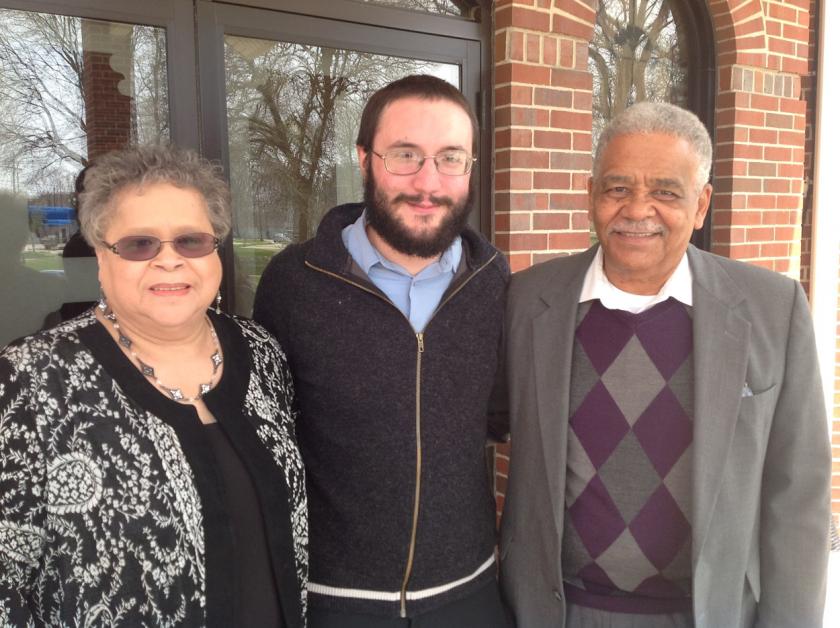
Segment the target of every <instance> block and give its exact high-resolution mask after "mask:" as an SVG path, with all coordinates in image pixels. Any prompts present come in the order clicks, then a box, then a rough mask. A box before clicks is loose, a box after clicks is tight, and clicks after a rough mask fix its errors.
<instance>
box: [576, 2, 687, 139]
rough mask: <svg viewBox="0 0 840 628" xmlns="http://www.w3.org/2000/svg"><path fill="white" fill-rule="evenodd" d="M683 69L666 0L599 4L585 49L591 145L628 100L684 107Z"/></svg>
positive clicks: (681, 51) (682, 54)
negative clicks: (589, 86)
mask: <svg viewBox="0 0 840 628" xmlns="http://www.w3.org/2000/svg"><path fill="white" fill-rule="evenodd" d="M686 68H687V63H686V60H685V52H684V46H683V45H682V41H681V37H680V31H679V25H678V24H676V23H675V21H674V16H673V13H672V11H671V2H670V1H669V0H650V1H646V2H636V1H635V0H601V1H600V2H599V5H598V13H597V16H596V19H595V33H594V36H593V38H592V43H591V44H590V46H589V70H590V72H591V73H592V79H593V94H592V97H593V100H592V118H593V120H592V126H593V138H592V139H593V146H594V145H595V144H596V143H597V141H598V136H599V135H600V134H601V129H603V128H604V126H605V125H606V123H607V122H609V121H610V120H611V119H612V117H613V116H615V115H617V114H619V113H621V112H622V111H624V109H626V108H627V107H628V106H630V105H631V104H633V103H634V102H638V101H642V100H656V101H660V102H670V103H674V104H677V105H681V106H685V105H686V97H687V76H686Z"/></svg>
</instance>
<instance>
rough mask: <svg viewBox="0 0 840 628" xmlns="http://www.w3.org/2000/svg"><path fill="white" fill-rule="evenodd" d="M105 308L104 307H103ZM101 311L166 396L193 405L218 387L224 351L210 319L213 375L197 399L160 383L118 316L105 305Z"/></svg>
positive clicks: (143, 370) (208, 324)
mask: <svg viewBox="0 0 840 628" xmlns="http://www.w3.org/2000/svg"><path fill="white" fill-rule="evenodd" d="M103 306H104V307H103ZM99 309H100V310H102V313H103V316H104V317H105V318H106V319H107V320H108V321H109V322H110V323H111V325H112V326H113V327H114V331H116V332H117V337H118V338H119V343H120V344H121V345H122V346H123V347H125V349H126V351H128V352H129V354H131V357H132V358H134V360H135V361H136V362H137V365H138V366H139V367H140V372H141V373H143V375H145V376H146V377H147V378H148V379H149V380H150V381H152V382H153V383H154V384H155V386H157V387H158V388H160V389H161V390H163V391H164V392H165V393H166V394H168V395H169V396H170V397H171V398H172V399H173V400H174V401H178V402H180V403H192V402H194V401H198V400H200V399H201V398H202V397H203V396H204V395H206V394H207V393H208V392H210V391H211V390H212V389H213V386H215V385H216V377H217V375H218V372H219V367H220V366H222V361H223V360H222V349H221V346H219V338H218V336H216V330H215V329H213V324H212V323H211V322H210V319H209V318H208V317H206V316H205V317H204V320H205V321H206V322H207V327H208V329H209V330H210V337H211V338H212V339H213V347H214V350H213V355H211V356H210V362H211V363H212V364H213V375H212V376H211V378H210V381H209V382H207V383H206V384H199V385H198V394H197V395H196V396H195V397H187V396H186V395H185V394H184V392H183V391H182V390H181V389H180V388H171V387H169V386H167V385H166V384H164V383H163V382H162V381H160V380H159V379H158V378H157V376H156V375H155V369H154V367H153V366H152V365H151V364H149V363H148V362H146V361H144V360H143V359H141V358H140V356H139V355H137V352H136V351H135V350H134V349H133V345H134V343H133V342H132V340H131V338H129V337H128V336H126V335H125V333H123V331H122V329H121V328H120V324H119V322H118V321H117V315H116V314H114V311H113V310H111V309H109V308H108V306H107V305H105V304H104V303H100V305H99Z"/></svg>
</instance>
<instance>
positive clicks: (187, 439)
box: [0, 312, 308, 627]
mask: <svg viewBox="0 0 840 628" xmlns="http://www.w3.org/2000/svg"><path fill="white" fill-rule="evenodd" d="M211 318H212V321H213V324H214V327H215V328H216V331H217V334H218V336H219V340H220V343H221V344H222V347H223V349H224V354H225V369H224V372H223V375H222V378H221V381H220V382H219V383H218V384H217V386H216V388H214V389H213V390H212V391H211V392H210V393H209V394H208V395H207V396H206V397H205V401H206V403H207V405H208V407H209V408H210V410H211V411H212V412H213V414H214V416H215V417H216V419H217V420H218V421H219V423H220V424H221V427H222V428H223V429H224V431H225V433H226V434H227V436H228V438H229V439H230V441H231V443H232V445H233V447H234V449H235V450H236V451H237V453H238V454H239V456H240V458H241V459H242V461H243V463H244V464H245V465H246V468H247V469H248V471H249V472H250V475H251V477H252V478H253V479H254V486H255V489H256V491H257V495H258V497H259V501H260V505H261V507H262V511H263V513H264V519H265V528H266V537H267V539H266V541H267V546H268V548H269V553H270V555H271V565H272V568H273V571H274V575H275V580H276V584H277V589H278V594H279V596H280V602H281V606H282V609H283V617H284V621H285V622H286V625H287V626H289V627H294V626H304V625H305V616H306V579H307V543H308V531H307V520H306V496H305V485H304V475H303V464H302V462H301V458H300V455H299V453H298V450H297V446H296V443H295V437H294V423H293V416H292V413H291V410H290V404H291V402H292V388H291V387H292V384H291V377H290V375H289V372H288V368H287V366H286V360H285V356H284V354H283V352H282V351H281V349H280V347H279V345H278V344H277V342H276V340H274V339H273V338H272V337H271V336H269V335H268V334H267V333H266V332H265V330H263V329H262V328H261V327H260V326H259V325H257V324H256V323H253V322H251V321H247V320H244V319H238V318H229V317H226V316H215V315H212V317H211ZM201 430H202V426H201V423H200V421H199V420H198V416H197V414H196V413H195V411H194V409H193V408H192V407H191V406H186V405H181V404H178V403H176V402H174V401H171V400H169V399H167V398H166V397H164V396H163V395H161V394H160V393H159V392H157V390H156V389H155V388H154V387H153V386H152V385H151V384H150V383H149V382H148V381H147V380H146V378H145V377H143V376H142V375H141V374H140V373H139V371H138V370H137V369H136V368H135V367H134V366H133V365H132V364H131V362H130V361H129V360H128V359H127V358H126V356H125V355H124V354H123V353H122V352H121V351H120V349H119V348H118V347H117V345H116V343H115V342H114V341H113V340H112V339H111V337H110V336H109V335H108V332H107V330H105V328H104V327H103V326H102V325H101V324H99V323H98V322H97V321H96V319H95V317H94V316H93V313H92V312H88V313H86V314H83V315H82V316H81V317H79V318H76V319H74V320H72V321H68V322H67V323H64V324H62V325H60V326H59V327H56V328H54V329H51V330H48V331H45V332H41V333H38V334H36V335H34V336H29V337H27V338H25V339H23V340H19V341H16V342H14V343H12V344H11V345H9V346H8V347H7V348H6V349H4V350H3V351H2V352H0V626H15V627H17V626H41V625H47V626H175V625H177V626H204V625H219V626H229V625H233V624H234V623H235V620H234V619H233V616H232V615H230V613H231V612H233V610H232V609H235V608H236V603H237V602H238V592H237V591H236V587H235V586H231V585H230V582H231V580H230V574H229V571H230V569H231V567H230V565H231V564H232V563H234V562H235V561H231V560H230V557H231V552H232V551H235V549H234V546H233V541H232V537H231V533H230V530H229V527H228V526H226V525H225V523H224V522H225V521H226V519H225V517H224V512H223V510H222V508H223V498H222V497H221V495H220V492H219V490H220V489H219V488H218V487H219V484H220V482H219V481H218V478H217V477H213V476H212V474H211V476H210V477H208V473H207V472H206V471H201V469H211V468H213V465H212V464H209V465H208V464H205V465H199V464H195V461H197V460H198V461H201V460H202V459H203V460H204V461H207V460H208V458H207V457H208V456H212V453H211V452H212V450H211V449H210V446H209V444H208V442H207V440H206V438H204V434H203V433H202V432H201ZM191 461H193V462H192V463H191ZM219 521H221V522H222V524H221V525H220V524H219Z"/></svg>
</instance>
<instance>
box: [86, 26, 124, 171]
mask: <svg viewBox="0 0 840 628" xmlns="http://www.w3.org/2000/svg"><path fill="white" fill-rule="evenodd" d="M130 29H131V27H130V26H124V25H117V24H111V23H108V22H96V21H93V20H82V40H83V43H84V48H85V51H84V72H83V74H82V86H83V89H84V96H85V131H86V133H87V148H88V160H93V159H95V158H96V157H97V156H98V155H102V154H103V153H107V152H108V151H111V150H116V149H119V148H124V147H125V146H128V145H129V144H130V143H131V136H132V123H131V121H132V100H131V96H130V95H129V94H130V93H131V92H130V91H129V90H128V89H127V88H126V86H125V83H127V82H128V81H129V80H130V76H126V74H130V73H131V71H130V69H129V68H130V59H131V30H130ZM115 66H116V67H118V68H120V69H122V70H123V71H122V72H121V71H118V70H115V69H114V67H115ZM123 72H125V74H124V73H123ZM121 83H122V84H123V85H122V86H123V90H122V91H121V90H120V87H121ZM123 92H125V93H123Z"/></svg>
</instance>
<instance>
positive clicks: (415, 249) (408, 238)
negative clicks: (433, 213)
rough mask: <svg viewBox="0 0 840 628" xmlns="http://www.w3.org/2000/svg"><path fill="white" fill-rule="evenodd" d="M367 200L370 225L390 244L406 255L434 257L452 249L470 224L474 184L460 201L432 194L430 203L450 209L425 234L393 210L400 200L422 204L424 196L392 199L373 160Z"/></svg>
mask: <svg viewBox="0 0 840 628" xmlns="http://www.w3.org/2000/svg"><path fill="white" fill-rule="evenodd" d="M364 200H365V207H366V208H367V221H368V224H369V225H370V226H371V228H372V229H373V230H374V231H376V233H377V234H379V236H380V237H381V238H382V239H383V240H385V242H387V243H388V245H389V246H391V247H392V248H393V249H394V250H395V251H398V252H399V253H402V254H403V255H412V256H416V257H422V258H430V257H437V256H438V255H440V254H441V253H443V252H444V251H445V250H446V249H448V248H449V247H450V246H451V245H452V242H454V241H455V238H457V237H458V236H459V235H460V233H461V232H462V231H463V230H464V228H465V227H466V225H467V219H468V218H469V215H470V211H472V205H473V188H472V185H470V188H469V192H468V193H467V196H466V198H464V199H463V200H462V201H461V202H456V201H455V200H454V199H452V198H451V197H449V196H430V197H428V200H429V201H430V202H432V203H434V204H436V205H440V206H441V207H446V208H447V209H448V211H447V212H446V214H445V215H444V216H443V218H442V219H441V222H440V225H438V227H437V229H435V230H434V231H432V232H431V233H428V234H425V235H417V234H415V233H413V232H412V231H411V230H409V229H408V228H407V227H406V226H405V225H404V224H403V223H402V221H400V219H399V218H397V217H396V214H395V213H394V212H393V211H392V210H391V208H392V207H394V206H395V205H397V203H401V202H409V203H419V202H421V201H422V200H423V197H422V196H421V195H408V194H398V195H397V196H395V197H394V198H393V199H391V200H390V201H389V200H388V198H387V196H385V193H384V192H382V190H380V189H379V187H378V186H377V185H376V181H374V178H373V168H372V166H371V162H370V160H369V159H368V163H367V166H366V168H365V197H364Z"/></svg>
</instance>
